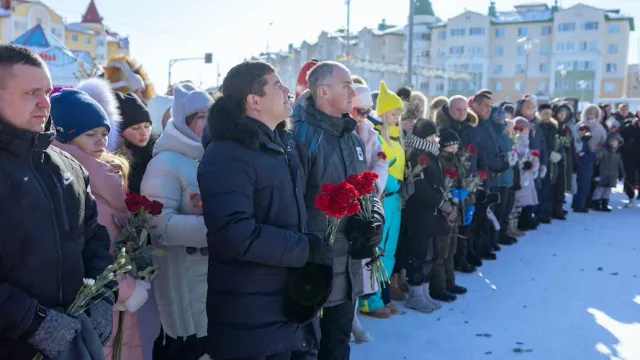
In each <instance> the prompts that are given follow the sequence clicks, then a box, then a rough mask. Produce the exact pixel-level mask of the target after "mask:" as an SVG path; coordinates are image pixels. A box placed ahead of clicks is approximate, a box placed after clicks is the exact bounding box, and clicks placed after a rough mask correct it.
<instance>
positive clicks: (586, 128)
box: [580, 125, 591, 131]
mask: <svg viewBox="0 0 640 360" xmlns="http://www.w3.org/2000/svg"><path fill="white" fill-rule="evenodd" d="M589 130H591V129H590V128H589V125H582V126H580V131H589Z"/></svg>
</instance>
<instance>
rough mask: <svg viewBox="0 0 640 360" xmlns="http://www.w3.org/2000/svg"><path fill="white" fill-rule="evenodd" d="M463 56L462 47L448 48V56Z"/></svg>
mask: <svg viewBox="0 0 640 360" xmlns="http://www.w3.org/2000/svg"><path fill="white" fill-rule="evenodd" d="M462 54H464V46H452V47H450V48H449V55H462Z"/></svg>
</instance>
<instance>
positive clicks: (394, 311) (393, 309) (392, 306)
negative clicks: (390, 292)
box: [384, 303, 400, 315]
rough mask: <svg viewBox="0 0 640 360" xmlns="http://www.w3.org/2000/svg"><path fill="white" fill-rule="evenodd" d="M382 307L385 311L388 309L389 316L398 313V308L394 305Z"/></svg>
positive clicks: (389, 304)
mask: <svg viewBox="0 0 640 360" xmlns="http://www.w3.org/2000/svg"><path fill="white" fill-rule="evenodd" d="M384 307H386V308H387V309H389V311H391V315H396V314H398V313H399V312H400V309H398V307H397V306H396V304H394V303H388V304H387V305H385V306H384Z"/></svg>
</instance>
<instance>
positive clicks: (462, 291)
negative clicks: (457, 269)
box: [447, 285, 467, 295]
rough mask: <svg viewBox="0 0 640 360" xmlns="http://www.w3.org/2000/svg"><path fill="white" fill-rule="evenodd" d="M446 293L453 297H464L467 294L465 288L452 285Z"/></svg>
mask: <svg viewBox="0 0 640 360" xmlns="http://www.w3.org/2000/svg"><path fill="white" fill-rule="evenodd" d="M447 291H448V292H450V293H452V294H454V295H464V294H466V293H467V288H465V287H462V286H459V285H453V286H452V287H450V288H448V289H447Z"/></svg>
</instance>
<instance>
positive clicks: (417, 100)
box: [402, 91, 429, 136]
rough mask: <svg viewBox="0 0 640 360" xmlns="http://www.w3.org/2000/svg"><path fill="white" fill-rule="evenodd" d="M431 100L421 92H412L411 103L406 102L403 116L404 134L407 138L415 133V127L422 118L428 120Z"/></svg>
mask: <svg viewBox="0 0 640 360" xmlns="http://www.w3.org/2000/svg"><path fill="white" fill-rule="evenodd" d="M428 104H429V100H428V99H427V97H426V96H425V95H424V94H423V93H421V92H420V91H412V92H411V95H410V96H409V101H405V102H404V113H403V114H402V132H403V135H404V136H406V135H407V134H410V133H411V132H412V131H413V125H414V124H415V123H416V121H417V120H418V119H420V118H427V105H428Z"/></svg>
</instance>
